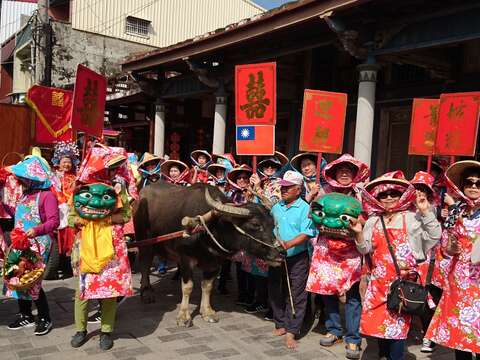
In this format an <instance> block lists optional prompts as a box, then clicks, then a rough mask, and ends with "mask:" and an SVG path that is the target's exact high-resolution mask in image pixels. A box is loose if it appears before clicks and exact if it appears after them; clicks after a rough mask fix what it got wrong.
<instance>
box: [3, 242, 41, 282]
mask: <svg viewBox="0 0 480 360" xmlns="http://www.w3.org/2000/svg"><path fill="white" fill-rule="evenodd" d="M35 243H36V244H37V248H38V253H36V256H37V261H36V262H35V264H40V266H38V267H36V268H35V269H33V270H31V271H30V272H28V273H24V274H23V275H22V277H21V278H20V282H19V283H17V284H12V283H10V280H11V279H7V277H6V276H5V271H6V265H7V261H5V262H4V264H3V274H4V275H3V280H4V282H5V285H6V286H7V288H8V289H10V290H16V291H27V290H29V289H30V288H31V287H32V286H33V285H35V284H36V283H38V282H39V281H41V280H42V278H43V274H44V272H45V264H44V263H43V258H42V256H41V255H40V245H39V243H38V241H37V240H35ZM11 248H12V245H10V246H9V247H8V249H7V252H6V254H5V259H8V255H9V254H10V251H11Z"/></svg>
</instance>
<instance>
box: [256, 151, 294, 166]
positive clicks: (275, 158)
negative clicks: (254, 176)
mask: <svg viewBox="0 0 480 360" xmlns="http://www.w3.org/2000/svg"><path fill="white" fill-rule="evenodd" d="M269 162H270V163H272V164H275V165H276V166H277V167H278V168H279V169H280V168H282V167H283V166H285V165H286V164H287V163H288V157H287V156H286V155H284V154H282V153H281V152H280V151H275V154H274V155H272V156H267V157H265V158H263V159H262V160H261V161H260V162H259V163H258V167H259V168H263V167H265V165H266V164H267V163H269Z"/></svg>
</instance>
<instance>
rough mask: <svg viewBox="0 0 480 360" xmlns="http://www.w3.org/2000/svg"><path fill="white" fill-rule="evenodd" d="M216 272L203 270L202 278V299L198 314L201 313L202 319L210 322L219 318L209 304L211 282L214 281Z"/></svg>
mask: <svg viewBox="0 0 480 360" xmlns="http://www.w3.org/2000/svg"><path fill="white" fill-rule="evenodd" d="M217 273H218V271H215V272H204V273H203V279H202V301H201V303H200V314H201V315H202V319H203V320H205V321H207V322H210V323H215V322H218V320H219V319H218V315H217V313H216V312H215V310H213V309H212V306H211V304H210V297H211V295H212V289H213V282H214V281H215V277H216V275H217Z"/></svg>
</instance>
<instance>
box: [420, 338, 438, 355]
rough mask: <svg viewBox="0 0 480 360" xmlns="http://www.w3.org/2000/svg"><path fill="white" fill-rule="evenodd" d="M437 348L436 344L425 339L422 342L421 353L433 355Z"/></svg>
mask: <svg viewBox="0 0 480 360" xmlns="http://www.w3.org/2000/svg"><path fill="white" fill-rule="evenodd" d="M434 348H435V343H434V342H432V341H430V340H428V339H425V338H423V340H422V348H421V349H420V352H422V353H432V352H433V350H434Z"/></svg>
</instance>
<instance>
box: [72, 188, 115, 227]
mask: <svg viewBox="0 0 480 360" xmlns="http://www.w3.org/2000/svg"><path fill="white" fill-rule="evenodd" d="M116 203H117V194H116V193H115V190H114V189H113V188H112V187H111V186H108V185H105V184H90V185H84V186H82V187H81V188H80V189H78V190H77V191H76V192H75V194H74V195H73V204H74V207H75V210H76V211H77V214H78V215H79V216H80V217H81V218H83V219H87V220H100V219H105V218H106V217H108V216H109V215H111V214H112V212H113V210H114V208H115V205H116Z"/></svg>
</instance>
